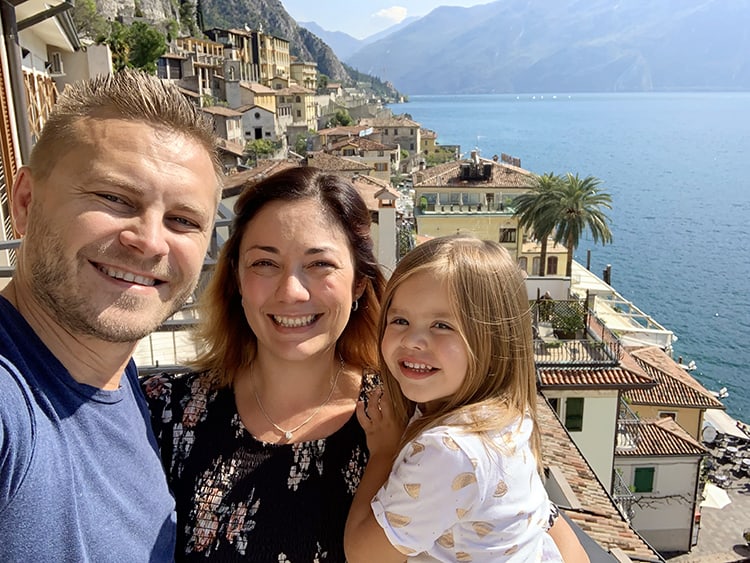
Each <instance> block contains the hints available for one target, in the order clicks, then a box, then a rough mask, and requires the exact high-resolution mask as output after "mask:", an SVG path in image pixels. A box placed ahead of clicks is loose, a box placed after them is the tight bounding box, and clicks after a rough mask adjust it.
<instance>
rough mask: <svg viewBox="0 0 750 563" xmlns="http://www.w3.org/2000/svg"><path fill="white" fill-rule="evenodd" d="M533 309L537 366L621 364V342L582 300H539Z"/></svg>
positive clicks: (601, 365)
mask: <svg viewBox="0 0 750 563" xmlns="http://www.w3.org/2000/svg"><path fill="white" fill-rule="evenodd" d="M531 312H532V318H533V321H534V324H533V329H534V361H535V362H536V364H537V365H542V366H565V367H568V366H577V367H603V366H616V365H618V364H619V362H620V357H621V354H622V347H621V345H620V342H619V341H618V339H617V337H616V336H615V335H614V334H613V333H612V332H611V331H610V330H609V329H608V328H607V327H606V326H604V324H603V323H601V322H600V321H599V320H598V319H597V318H596V316H595V315H594V313H593V312H591V311H589V310H588V309H586V308H585V307H584V305H583V303H582V302H580V301H576V300H571V301H553V300H549V301H547V300H544V299H540V300H538V301H536V302H535V303H534V304H533V305H532V307H531Z"/></svg>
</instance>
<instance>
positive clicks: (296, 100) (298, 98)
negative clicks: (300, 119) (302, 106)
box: [294, 96, 302, 103]
mask: <svg viewBox="0 0 750 563" xmlns="http://www.w3.org/2000/svg"><path fill="white" fill-rule="evenodd" d="M294 101H295V102H297V103H300V102H301V101H302V98H300V97H299V96H295V97H294Z"/></svg>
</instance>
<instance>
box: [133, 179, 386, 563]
mask: <svg viewBox="0 0 750 563" xmlns="http://www.w3.org/2000/svg"><path fill="white" fill-rule="evenodd" d="M235 214H236V217H235V219H234V223H233V227H232V234H231V236H230V238H229V240H228V241H227V242H226V243H225V245H224V247H223V248H222V253H221V256H220V258H219V260H218V262H217V264H216V271H215V273H214V275H213V277H212V279H211V281H210V282H209V284H208V286H207V288H206V290H205V292H204V294H203V295H202V297H201V311H202V315H201V325H200V327H199V329H198V333H197V334H198V342H199V344H200V348H199V349H202V350H204V351H203V353H202V354H200V356H199V358H198V359H197V360H196V362H195V365H194V366H193V367H194V368H195V370H194V372H193V373H191V374H188V375H184V376H178V377H176V378H175V377H171V378H167V377H165V376H156V377H154V378H151V379H149V380H147V381H146V383H145V384H144V387H145V391H146V395H147V397H148V399H149V402H150V406H151V412H152V415H153V419H154V420H153V422H154V429H155V431H156V433H157V436H158V437H159V440H160V443H161V445H162V454H163V457H164V462H165V467H166V469H167V471H168V475H169V478H170V481H171V485H172V488H173V491H174V494H175V497H176V500H177V518H178V541H177V558H178V559H185V560H207V559H210V560H212V561H216V560H221V561H230V560H245V561H248V560H251V561H269V562H273V563H278V562H279V561H290V562H294V563H298V562H303V561H304V562H312V561H344V560H345V557H344V552H343V530H344V524H345V521H346V516H347V512H348V510H349V505H350V504H351V500H352V497H353V495H354V492H355V490H356V488H357V486H358V484H359V479H360V477H361V474H362V471H363V470H364V466H365V465H366V462H367V450H366V440H365V436H364V432H363V431H362V429H361V428H360V426H359V425H358V423H357V420H356V416H355V415H354V412H355V407H356V404H357V399H358V397H359V395H360V391H361V388H362V381H363V376H364V375H367V374H368V373H371V372H372V368H374V367H375V366H376V365H377V319H378V316H379V305H378V303H379V298H380V296H381V292H382V288H383V286H384V279H383V276H382V274H381V272H380V270H379V267H378V264H377V260H376V259H375V257H374V255H373V243H372V239H371V238H370V216H369V211H368V209H367V206H366V205H365V203H364V201H363V200H362V198H361V197H360V196H359V194H358V193H357V191H356V190H355V188H354V187H353V186H352V185H351V184H349V183H348V182H346V181H344V180H343V179H341V178H339V177H337V176H333V175H326V174H323V173H321V172H320V171H318V170H316V169H313V168H294V169H290V170H288V171H284V172H282V173H280V174H277V175H274V176H271V177H269V178H267V179H266V180H264V181H262V182H260V183H259V184H257V185H255V186H251V187H248V188H246V189H245V190H244V191H243V193H242V194H241V195H240V197H239V199H238V200H237V203H236V205H235ZM365 379H367V378H365Z"/></svg>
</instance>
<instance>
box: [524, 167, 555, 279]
mask: <svg viewBox="0 0 750 563" xmlns="http://www.w3.org/2000/svg"><path fill="white" fill-rule="evenodd" d="M561 184H562V178H560V176H556V175H555V174H554V173H552V172H547V173H546V174H543V175H541V176H537V177H536V181H535V184H534V187H533V188H532V189H531V191H528V192H526V193H523V194H521V195H519V196H516V198H515V199H514V200H513V207H514V209H515V212H514V215H515V216H516V217H517V218H518V226H519V227H521V228H524V229H529V230H530V232H531V235H532V236H533V237H534V238H535V239H536V240H538V241H539V243H540V244H541V246H542V249H541V257H540V262H541V263H540V264H539V275H540V276H544V275H545V270H546V264H547V239H548V238H549V236H550V235H551V234H552V233H553V232H554V230H555V227H556V226H557V220H558V217H559V213H558V205H559V201H560V194H559V192H560V189H561Z"/></svg>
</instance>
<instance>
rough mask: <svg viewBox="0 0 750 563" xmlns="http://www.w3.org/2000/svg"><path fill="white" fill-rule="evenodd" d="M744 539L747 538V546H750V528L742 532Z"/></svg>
mask: <svg viewBox="0 0 750 563" xmlns="http://www.w3.org/2000/svg"><path fill="white" fill-rule="evenodd" d="M742 537H743V538H745V542H746V543H747V545H750V528H745V529H744V530H743V531H742Z"/></svg>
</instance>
